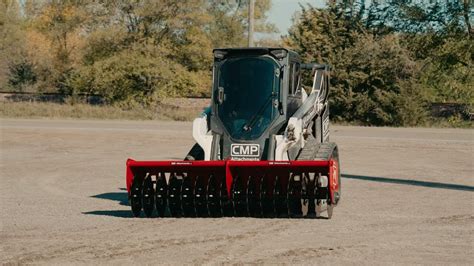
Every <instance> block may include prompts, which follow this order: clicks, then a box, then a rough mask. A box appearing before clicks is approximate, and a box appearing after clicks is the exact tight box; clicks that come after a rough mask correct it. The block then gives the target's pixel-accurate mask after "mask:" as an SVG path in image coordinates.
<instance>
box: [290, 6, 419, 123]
mask: <svg viewBox="0 0 474 266" xmlns="http://www.w3.org/2000/svg"><path fill="white" fill-rule="evenodd" d="M369 8H370V7H369ZM364 10H367V7H365V6H364V5H362V4H360V3H359V2H356V3H352V2H351V3H349V1H347V2H342V3H339V4H335V3H332V4H330V5H329V6H328V7H327V8H323V9H317V8H314V7H311V6H307V7H302V11H301V13H300V15H299V17H297V18H296V20H295V21H294V25H293V26H292V28H291V29H290V32H289V35H288V37H287V38H286V39H285V42H286V44H287V45H288V46H290V47H292V48H293V49H295V50H296V51H297V52H299V53H300V54H301V55H302V57H303V59H304V61H307V62H320V63H327V64H330V65H332V67H333V72H332V78H331V84H332V88H333V89H332V93H331V96H330V104H331V105H330V106H331V113H332V114H333V116H334V117H335V118H336V119H338V120H346V121H356V122H359V123H363V124H366V125H414V124H416V123H419V122H421V121H423V120H424V117H425V111H424V109H423V107H424V97H423V96H424V95H423V92H422V91H420V90H419V87H418V86H417V82H416V80H417V77H418V74H419V72H418V69H419V68H418V65H417V63H416V62H414V61H413V60H412V59H411V58H410V56H409V53H408V52H407V50H406V49H404V48H403V47H402V46H401V44H400V41H399V38H398V37H396V36H392V35H387V36H385V35H379V36H378V35H377V34H376V33H375V31H373V30H372V29H370V28H367V27H366V25H370V24H372V23H373V21H372V22H370V23H368V22H367V20H368V19H372V20H373V18H370V16H366V15H364V12H366V11H364ZM309 82H310V80H309V79H307V82H306V83H309Z"/></svg>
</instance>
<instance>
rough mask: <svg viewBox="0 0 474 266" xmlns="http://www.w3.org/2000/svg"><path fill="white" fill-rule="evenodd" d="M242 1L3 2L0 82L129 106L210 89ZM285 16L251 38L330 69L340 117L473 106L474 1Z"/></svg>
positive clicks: (235, 41) (408, 116)
mask: <svg viewBox="0 0 474 266" xmlns="http://www.w3.org/2000/svg"><path fill="white" fill-rule="evenodd" d="M248 3H249V1H248V0H184V1H175V0H156V1H152V0H133V1H130V0H109V1H106V0H103V1H93V0H75V1H73V0H45V1H34V0H21V1H20V0H0V27H1V31H0V89H1V90H10V91H31V92H60V93H65V94H70V95H75V94H78V93H87V94H100V95H103V96H104V97H105V100H106V102H107V103H109V104H119V105H124V106H126V105H131V104H138V105H143V106H147V105H154V104H156V103H157V102H159V99H161V98H163V97H174V96H209V94H210V84H211V71H210V69H211V65H212V54H211V51H212V49H213V48H216V47H245V46H246V38H247V27H248V25H247V21H248V20H247V19H248V17H247V16H248V12H247V10H248ZM271 4H272V3H271V0H258V1H256V7H255V18H256V25H255V31H256V32H260V33H272V34H273V35H275V33H277V30H276V27H275V25H273V24H271V23H269V22H268V19H267V18H268V13H269V11H270V8H271ZM288 16H293V25H292V26H291V28H290V30H289V32H288V33H283V34H282V36H281V38H278V39H272V38H267V39H265V38H260V39H259V40H258V41H257V43H256V45H257V46H284V47H287V48H290V49H293V50H295V51H296V52H298V53H299V54H300V55H301V56H302V57H303V60H304V61H305V62H319V63H327V64H330V65H331V66H332V70H333V71H332V78H331V85H332V92H331V97H330V104H331V113H332V116H333V118H334V119H336V120H339V121H350V122H357V123H360V124H366V125H396V126H407V125H418V124H422V123H424V122H426V121H427V120H428V119H429V112H428V111H429V106H430V104H431V103H433V102H449V103H459V104H466V105H471V106H472V105H473V104H474V89H473V87H472V86H473V84H474V80H473V74H472V62H473V57H474V55H473V54H474V47H473V39H472V34H473V33H474V32H473V29H472V17H473V7H472V4H471V1H468V0H462V1H461V0H459V1H453V0H445V1H429V2H428V1H409V0H402V1H393V0H386V1H376V0H373V1H363V0H359V1H357V0H343V1H334V0H333V1H327V3H326V5H325V7H323V8H316V7H313V6H311V5H301V7H300V10H299V11H298V12H296V13H295V14H288ZM264 36H268V35H264ZM305 80H306V83H308V82H309V77H306V79H305Z"/></svg>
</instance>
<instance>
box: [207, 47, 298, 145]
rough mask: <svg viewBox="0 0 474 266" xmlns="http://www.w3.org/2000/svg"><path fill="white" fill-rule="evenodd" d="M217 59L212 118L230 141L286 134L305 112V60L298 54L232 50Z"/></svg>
mask: <svg viewBox="0 0 474 266" xmlns="http://www.w3.org/2000/svg"><path fill="white" fill-rule="evenodd" d="M213 54H214V67H213V84H214V85H213V89H212V92H213V93H212V113H213V116H214V118H217V120H218V121H219V123H220V124H221V125H222V127H221V128H223V129H224V131H225V132H226V133H227V134H225V135H228V136H229V137H230V139H232V140H234V141H252V140H256V139H259V138H262V137H264V138H265V137H266V138H268V136H269V134H276V133H277V132H268V131H269V130H270V131H275V130H279V129H280V128H282V127H281V126H283V124H282V122H283V123H284V122H285V121H287V120H288V118H289V117H291V115H293V113H294V112H295V111H296V110H297V109H298V108H299V107H300V106H301V104H302V100H303V99H302V98H303V97H302V93H301V92H302V90H301V89H300V88H301V85H300V80H301V78H300V76H301V75H300V65H301V60H300V57H299V56H298V54H296V53H295V52H293V51H290V50H287V49H284V48H231V49H215V50H214V51H213ZM276 124H282V125H281V126H275V125H276ZM222 133H224V132H222Z"/></svg>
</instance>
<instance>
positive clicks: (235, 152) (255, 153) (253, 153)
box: [230, 144, 260, 157]
mask: <svg viewBox="0 0 474 266" xmlns="http://www.w3.org/2000/svg"><path fill="white" fill-rule="evenodd" d="M230 150H231V156H232V157H260V145H259V144H232V145H231V146H230Z"/></svg>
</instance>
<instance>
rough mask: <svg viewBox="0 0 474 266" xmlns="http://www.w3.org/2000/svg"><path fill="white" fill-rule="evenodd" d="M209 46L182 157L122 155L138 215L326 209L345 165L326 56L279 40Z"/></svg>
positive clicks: (335, 197)
mask: <svg viewBox="0 0 474 266" xmlns="http://www.w3.org/2000/svg"><path fill="white" fill-rule="evenodd" d="M213 55H214V66H213V86H212V99H211V105H210V107H208V108H207V109H206V110H205V111H204V112H203V114H202V115H201V116H200V117H198V118H196V119H195V120H194V122H193V132H192V134H193V137H194V139H195V140H196V144H195V145H194V146H193V147H192V149H191V150H190V152H189V153H188V155H187V156H186V158H185V159H184V160H182V161H135V160H132V159H128V161H127V173H126V183H127V191H128V196H129V200H130V205H131V208H132V212H133V214H134V216H140V213H141V211H142V210H143V212H144V213H145V215H146V216H147V217H151V216H158V217H165V216H172V217H222V216H250V217H293V218H299V217H306V218H315V217H323V216H321V214H323V213H324V212H326V213H327V215H325V216H326V217H327V218H331V216H332V212H333V207H334V206H336V205H337V203H338V202H339V200H340V198H341V172H340V165H339V156H338V149H337V145H336V144H335V143H333V142H329V106H328V93H329V71H330V69H329V66H327V65H321V64H303V63H302V62H301V60H300V57H299V56H298V54H296V53H295V52H293V51H290V50H287V49H283V48H237V49H215V50H214V51H213ZM304 70H306V71H311V72H310V73H311V77H312V79H313V85H312V88H308V89H307V90H305V89H304V88H303V87H302V85H301V74H302V71H304ZM155 210H156V215H155V214H154V212H155Z"/></svg>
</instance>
